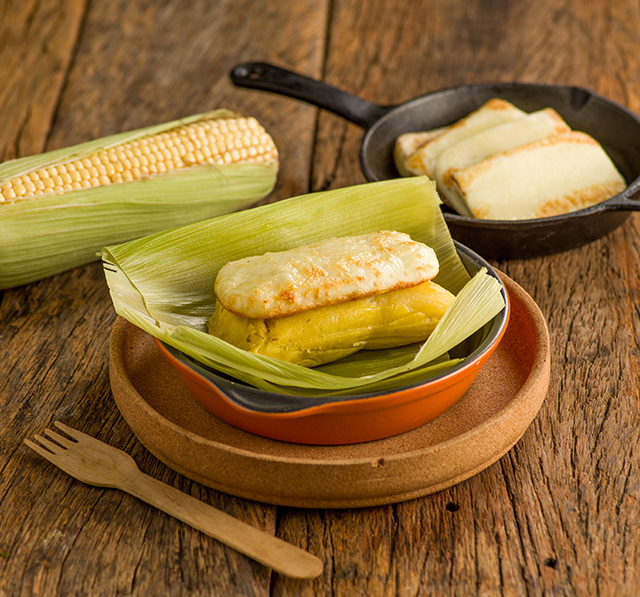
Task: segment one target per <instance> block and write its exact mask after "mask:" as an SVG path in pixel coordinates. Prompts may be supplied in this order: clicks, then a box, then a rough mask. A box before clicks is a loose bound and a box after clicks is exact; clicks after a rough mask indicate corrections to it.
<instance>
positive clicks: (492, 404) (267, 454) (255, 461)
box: [109, 275, 550, 508]
mask: <svg viewBox="0 0 640 597" xmlns="http://www.w3.org/2000/svg"><path fill="white" fill-rule="evenodd" d="M502 278H503V280H504V282H505V285H506V287H507V290H508V292H509V296H510V299H511V304H512V313H511V319H510V322H509V325H508V328H507V331H506V333H505V336H504V338H503V340H502V342H501V344H500V345H499V346H498V349H497V350H496V352H495V353H494V354H493V355H492V356H491V358H490V359H489V360H488V361H487V363H486V364H485V365H484V367H483V368H482V370H481V371H480V374H479V375H478V377H477V378H476V380H475V382H474V383H473V385H472V386H471V388H470V389H469V390H468V392H467V393H466V394H465V395H464V396H463V397H462V398H461V399H460V400H459V401H458V402H457V403H456V404H455V405H454V406H453V407H452V408H450V409H449V410H448V411H446V412H445V413H444V414H442V415H440V416H439V417H438V418H436V419H434V420H433V421H431V422H429V423H427V424H426V425H423V426H422V427H418V428H417V429H414V430H413V431H409V432H407V433H403V434H401V435H397V436H395V437H391V438H388V439H384V440H378V441H372V442H367V443H361V444H350V445H343V446H307V445H300V444H290V443H286V442H279V441H275V440H271V439H267V438H264V437H260V436H257V435H253V434H251V433H247V432H245V431H242V430H240V429H237V428H235V427H232V426H231V425H228V424H227V423H224V422H222V421H221V420H219V419H217V418H216V417H215V416H213V415H212V414H210V413H209V412H207V411H206V410H205V409H204V408H203V407H202V406H200V405H199V404H198V402H196V400H195V399H194V398H193V397H192V396H191V394H190V393H189V392H188V391H187V389H186V388H185V387H184V385H183V384H182V382H181V381H180V380H179V378H178V376H177V373H176V372H175V370H174V369H173V368H172V367H171V366H170V365H169V364H168V363H167V361H166V360H165V359H164V358H163V357H162V356H161V354H160V352H159V350H158V348H157V346H156V344H155V342H154V341H153V338H152V337H151V336H149V335H148V334H147V333H145V332H143V331H142V330H140V329H139V328H137V327H135V326H133V325H131V324H130V323H128V322H127V321H125V320H124V319H122V318H120V317H118V318H117V319H116V322H115V324H114V327H113V331H112V334H111V346H110V365H109V369H110V378H111V387H112V390H113V395H114V398H115V401H116V404H117V406H118V408H119V410H120V412H121V413H122V416H123V417H124V419H125V420H126V421H127V423H128V424H129V426H130V427H131V429H132V430H133V432H134V434H135V435H136V436H137V437H138V439H139V440H140V441H141V442H142V444H143V445H144V446H145V447H146V448H147V449H148V450H149V451H150V452H151V453H152V454H153V455H154V456H156V457H157V458H158V459H160V460H161V461H162V462H164V463H165V464H166V465H167V466H169V467H171V468H172V469H173V470H175V471H177V472H179V473H181V474H183V475H185V476H186V477H188V478H190V479H192V480H194V481H197V482H199V483H202V484H203V485H206V486H208V487H212V488H214V489H217V490H220V491H223V492H225V493H229V494H232V495H236V496H239V497H243V498H248V499H252V500H256V501H261V502H266V503H270V504H278V505H285V506H294V507H308V508H353V507H364V506H374V505H381V504H389V503H394V502H400V501H403V500H408V499H412V498H416V497H419V496H423V495H427V494H429V493H433V492H435V491H439V490H441V489H444V488H446V487H449V486H451V485H454V484H456V483H459V482H460V481H463V480H464V479H467V478H469V477H471V476H472V475H475V474H476V473H478V472H480V471H482V470H483V469H485V468H486V467H488V466H489V465H491V464H492V463H494V462H495V461H496V460H498V459H499V458H500V457H502V456H503V455H504V454H506V453H507V452H508V451H509V450H510V449H511V447H513V445H514V444H515V443H516V442H517V441H518V440H519V439H520V437H521V436H522V434H523V433H524V432H525V430H526V429H527V427H528V426H529V425H530V423H531V421H532V420H533V419H534V417H535V416H536V414H537V412H538V410H539V409H540V406H541V405H542V402H543V400H544V397H545V395H546V393H547V389H548V385H549V368H550V362H549V352H550V351H549V333H548V331H547V326H546V322H545V320H544V317H543V315H542V313H541V312H540V310H539V308H538V306H537V305H536V304H535V302H534V301H533V299H532V298H531V297H530V296H529V295H528V294H527V293H526V292H525V291H524V290H523V289H522V288H521V287H520V286H518V285H517V284H516V283H515V282H513V281H512V280H510V279H509V278H507V277H506V276H504V275H502Z"/></svg>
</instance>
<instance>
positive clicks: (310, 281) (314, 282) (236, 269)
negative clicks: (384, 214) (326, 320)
mask: <svg viewBox="0 0 640 597" xmlns="http://www.w3.org/2000/svg"><path fill="white" fill-rule="evenodd" d="M437 273H438V258H437V257H436V254H435V252H434V251H433V249H431V248H430V247H428V246H426V245H425V244H423V243H418V242H415V241H413V240H411V238H410V237H409V235H408V234H404V233H400V232H390V231H378V232H373V233H370V234H363V235H359V236H345V237H341V238H330V239H327V240H323V241H321V242H318V243H314V244H312V245H307V246H303V247H298V248H295V249H291V250H288V251H281V252H278V253H265V254H264V255H260V256H253V257H246V258H244V259H239V260H238V261H232V262H230V263H227V264H226V265H224V266H223V267H222V268H221V269H220V271H219V272H218V276H217V278H216V282H215V286H214V292H215V295H216V298H217V299H218V301H219V302H220V303H221V304H222V306H223V307H224V308H225V309H227V310H228V311H231V312H232V313H235V314H236V315H241V316H243V317H248V318H253V319H272V318H274V317H284V316H287V315H293V314H295V313H300V312H303V311H307V310H309V309H314V308H316V307H322V306H325V305H330V304H335V303H340V302H345V301H349V300H354V299H357V298H363V297H366V296H371V295H374V294H380V293H383V292H389V291H391V290H399V289H401V288H409V287H411V286H416V285H418V284H421V283H422V282H425V281H427V280H430V279H431V278H433V277H435V276H436V274H437Z"/></svg>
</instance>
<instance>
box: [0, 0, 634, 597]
mask: <svg viewBox="0 0 640 597" xmlns="http://www.w3.org/2000/svg"><path fill="white" fill-rule="evenodd" d="M0 15H1V16H0V77H1V80H2V82H3V85H2V86H1V87H0V159H1V160H5V159H8V158H12V157H15V156H19V155H26V154H29V153H33V152H37V151H41V150H42V149H49V148H54V147H60V146H64V145H68V144H71V143H75V142H78V141H84V140H87V139H89V138H93V137H96V136H100V135H104V134H108V133H112V132H116V131H119V130H125V129H127V128H133V127H137V126H143V125H146V124H151V123H155V122H160V121H164V120H169V119H171V118H175V117H179V116H183V115H187V114H192V113H196V112H200V111H204V110H209V109H212V108H217V107H230V108H235V109H237V110H238V111H240V112H243V113H249V114H253V115H255V116H257V117H258V118H259V119H260V120H261V121H262V122H263V123H264V124H265V126H266V127H267V128H268V129H269V130H270V132H271V133H272V134H273V136H274V138H275V139H276V142H277V144H278V146H279V148H280V150H281V157H282V170H281V177H280V182H279V184H278V187H277V189H276V191H275V193H274V194H273V195H272V196H271V197H270V199H269V200H270V201H272V200H278V199H281V198H283V197H287V196H290V195H294V194H298V193H302V192H306V191H307V190H319V189H326V188H335V187H339V186H345V185H350V184H355V183H358V182H363V181H364V177H363V175H362V173H361V171H360V167H359V163H358V157H357V156H358V150H359V147H360V142H361V139H362V134H363V131H362V130H361V129H359V128H358V127H357V126H355V125H353V124H349V123H346V122H345V121H344V120H342V119H340V118H338V117H336V116H333V115H331V114H328V113H326V112H320V113H319V114H318V111H317V110H316V109H315V108H312V107H310V106H307V105H305V104H302V103H300V102H295V101H293V100H290V99H286V98H281V97H277V96H272V95H269V94H264V93H260V92H256V91H248V90H240V89H235V88H233V87H232V85H231V84H230V82H229V79H228V76H227V73H228V71H229V70H230V69H231V68H232V67H233V66H234V65H235V64H237V63H239V62H242V61H245V60H267V61H272V62H275V63H276V64H280V65H283V66H285V67H290V68H294V69H296V70H298V71H301V72H303V73H306V74H308V75H310V76H313V77H323V78H324V79H325V80H326V81H328V82H329V83H332V84H334V85H337V86H339V87H342V88H344V89H347V90H348V91H351V92H354V93H356V94H359V95H361V96H362V97H365V98H366V99H369V100H371V101H375V102H379V103H381V104H395V103H399V102H402V101H404V100H407V99H409V98H411V97H415V96H418V95H422V94H425V93H428V92H429V91H432V90H435V89H439V88H442V87H447V86H451V85H456V84H463V83H472V82H481V81H491V80H519V81H536V82H546V83H568V84H576V85H584V86H586V87H589V88H591V89H594V90H595V91H597V92H600V93H602V94H603V95H606V96H607V97H609V98H611V99H613V100H616V101H618V102H620V103H621V104H623V105H625V106H627V107H628V108H630V109H631V110H633V111H634V112H636V113H639V112H640V38H639V36H638V31H640V6H639V5H638V3H637V2H636V1H632V0H618V1H616V2H601V1H600V0H555V1H553V2H552V1H551V0H541V1H540V2H535V3H530V2H519V1H517V0H495V1H493V2H489V1H487V0H413V1H412V2H411V3H405V2H400V1H398V0H367V1H365V0H324V1H322V2H317V1H315V0H298V1H294V0H284V1H281V0H266V1H265V2H262V3H259V7H258V3H255V2H251V1H250V0H236V1H232V0H221V1H219V2H206V1H205V0H186V1H182V2H178V1H177V0H166V1H163V2H152V1H151V0H140V1H137V2H125V1H124V0H117V1H114V2H108V3H107V2H91V3H89V2H86V1H83V0H27V1H25V2H19V1H18V0H8V1H7V2H5V3H4V4H0ZM0 226H1V220H0ZM0 232H1V231H0ZM496 265H497V266H498V267H499V268H500V269H502V270H503V271H505V273H507V275H509V276H510V277H512V278H513V279H514V280H515V281H516V282H518V283H519V284H520V285H522V286H523V287H524V288H525V290H526V291H527V292H529V293H530V294H531V295H532V296H533V297H534V299H535V300H536V301H537V303H538V304H539V305H540V307H541V309H542V311H543V313H544V314H545V315H546V317H547V319H548V323H549V329H550V332H551V343H552V379H551V386H550V389H549V394H548V397H547V400H546V402H545V404H544V405H543V407H542V410H541V412H540V413H539V415H538V417H537V418H536V420H535V421H534V423H533V425H532V426H531V427H530V428H529V430H528V431H527V432H526V433H525V435H524V437H523V438H522V440H521V441H520V442H519V443H518V444H517V445H516V446H515V448H514V449H513V450H512V451H511V452H510V453H509V454H508V455H507V456H505V457H504V458H502V459H501V460H500V461H499V462H498V463H496V464H494V465H493V466H491V467H490V468H489V469H487V470H486V471H484V472H483V473H481V474H479V475H477V476H475V477H473V478H472V479H469V480H468V481H465V482H463V483H461V484H460V485H458V486H456V487H453V488H451V489H448V490H445V491H442V492H439V493H437V494H434V495H431V496H427V497H425V498H421V499H417V500H413V501H410V502H406V503H401V504H396V505H393V506H385V507H378V508H368V509H361V510H341V511H324V510H318V511H316V510H298V509H294V508H275V507H272V506H269V505H265V504H259V503H254V502H249V501H246V500H241V499H237V498H233V497H230V496H227V495H224V494H221V493H218V492H215V491H212V490H209V489H206V488H204V487H202V486H200V485H198V484H196V483H192V482H190V481H188V480H186V479H185V478H183V477H181V476H180V475H178V474H176V473H174V472H172V471H171V470H169V469H167V468H166V467H165V466H164V465H162V464H161V463H159V462H158V461H157V460H156V459H154V458H153V457H152V456H151V455H150V454H148V453H147V452H146V450H145V449H144V448H143V447H142V446H141V445H140V444H139V442H138V441H137V440H136V439H135V437H133V435H132V433H131V432H130V430H129V429H128V427H127V426H126V424H125V423H124V422H123V420H122V418H121V417H120V415H119V413H118V411H117V410H116V408H115V406H114V404H113V401H112V399H111V394H110V388H109V383H108V378H107V350H108V336H109V330H110V327H111V324H112V322H113V319H114V313H113V310H112V307H111V303H110V299H109V296H108V292H107V289H106V286H105V284H104V278H103V275H102V272H101V270H100V267H99V266H98V265H97V264H93V265H89V266H86V267H83V268H78V269H76V270H73V271H70V272H67V273H64V274H61V275H60V276H56V277H55V278H52V279H50V280H44V281H42V282H39V283H36V284H31V285H29V286H26V287H23V288H18V289H13V290H8V291H4V292H3V293H2V295H1V297H0V322H1V323H0V345H1V346H2V351H3V358H2V361H1V364H0V405H1V406H2V410H1V411H0V504H1V507H0V596H2V597H4V596H7V597H9V596H10V597H13V596H14V595H25V596H26V595H47V596H48V595H64V596H67V595H114V594H120V595H203V594H216V595H268V594H272V595H329V594H330V595H336V596H340V595H360V594H362V595H365V594H367V595H392V596H395V595H397V596H410V595H438V596H440V595H580V596H581V595H617V596H623V597H624V596H627V595H628V596H630V597H631V596H634V595H637V594H638V593H639V592H640V535H639V534H638V533H637V529H636V527H637V523H638V512H639V511H640V509H639V506H640V504H639V501H640V461H639V459H638V458H637V457H636V456H635V454H634V452H635V451H636V446H637V445H638V443H639V441H640V404H639V400H640V381H639V380H640V340H639V339H640V307H639V305H640V281H639V280H640V217H639V216H637V215H633V216H631V217H630V218H629V220H628V221H627V222H626V223H625V224H624V225H623V226H622V227H621V228H619V229H618V230H616V231H615V232H614V233H612V234H611V235H610V236H608V237H607V238H604V239H602V240H599V241H597V242H595V243H592V244H591V245H588V246H586V247H582V248H580V249H577V250H574V251H570V252H567V253H563V254H559V255H554V256H550V257H543V258H534V259H527V260H512V261H503V262H497V263H496ZM54 419H59V420H62V421H64V422H66V423H68V424H71V425H75V426H77V427H78V428H80V429H82V430H83V431H85V432H87V433H89V434H91V435H94V436H96V437H98V438H99V439H102V440H104V441H107V442H109V443H111V444H113V445H115V446H117V447H120V448H122V449H125V450H126V451H127V452H129V453H131V454H132V455H133V457H134V458H135V459H136V461H137V462H138V463H139V464H140V466H141V468H142V469H143V470H144V471H145V472H147V473H148V474H150V475H152V476H154V477H156V478H158V479H160V480H162V481H165V482H167V483H170V484H172V485H174V486H176V487H178V488H179V489H181V490H183V491H186V492H187V493H190V494H191V495H194V496H195V497H198V498H199V499H202V500H203V501H205V502H207V503H210V504H212V505H214V506H216V507H218V508H220V509H222V510H224V511H226V512H228V513H229V514H232V515H233V516H236V517H238V518H241V519H242V520H245V521H246V522H249V523H251V524H253V525H255V526H257V527H259V528H262V529H263V530H267V531H269V532H272V533H274V534H277V535H278V536H280V537H282V538H283V539H285V540H290V541H292V542H295V543H296V544H298V545H300V546H301V547H304V548H306V549H309V550H310V551H311V552H313V553H316V554H321V557H322V559H323V561H324V564H325V566H324V573H323V575H322V576H321V577H320V578H318V579H316V580H314V581H312V582H306V581H305V582H301V581H292V580H288V579H285V578H282V577H280V576H278V575H270V574H269V572H268V571H267V570H266V569H264V568H263V567H261V566H260V565H258V564H254V563H253V562H251V561H249V560H248V559H246V558H244V557H243V556H240V555H238V554H235V553H233V552H232V551H231V550H228V549H226V548H224V547H222V546H221V545H219V544H217V543H216V542H215V541H213V540H210V539H209V538H207V537H204V536H203V535H201V534H199V533H197V532H195V531H193V530H192V529H190V528H189V527H186V526H185V525H182V524H180V523H178V522H177V521H175V520H172V519H171V518H169V517H167V516H166V515H164V514H162V513H159V512H156V511H154V510H153V509H151V508H148V507H146V506H144V505H141V504H140V503H139V502H138V501H136V500H135V499H133V498H131V497H129V496H126V495H124V494H121V493H118V492H116V491H112V490H101V489H95V488H89V487H86V486H84V485H82V484H80V483H78V482H76V481H74V480H72V479H70V478H69V477H67V476H66V475H64V474H63V473H61V472H59V471H57V470H56V469H54V468H53V467H52V466H50V465H48V464H46V463H44V462H43V461H42V460H39V459H38V458H37V457H35V456H34V455H32V454H31V453H29V452H28V450H27V448H25V447H24V446H22V443H21V442H22V439H23V437H25V436H28V435H33V434H34V433H36V432H40V431H41V430H42V429H43V428H44V427H46V426H48V425H49V424H50V422H51V421H52V420H54Z"/></svg>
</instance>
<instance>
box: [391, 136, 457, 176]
mask: <svg viewBox="0 0 640 597" xmlns="http://www.w3.org/2000/svg"><path fill="white" fill-rule="evenodd" d="M446 130H447V127H446V126H445V127H441V128H438V129H433V130H430V131H419V132H417V133H403V134H402V135H400V136H399V137H398V138H397V139H396V142H395V145H394V146H393V161H394V162H395V165H396V168H397V170H398V172H399V173H400V176H413V174H412V173H411V172H409V171H408V170H407V168H406V166H405V162H406V161H407V160H408V159H409V157H411V156H412V155H413V154H414V153H415V152H416V151H418V149H420V148H421V147H422V146H423V145H424V144H425V143H426V142H427V141H430V140H431V139H434V138H435V137H437V136H438V135H440V134H442V133H443V132H444V131H446Z"/></svg>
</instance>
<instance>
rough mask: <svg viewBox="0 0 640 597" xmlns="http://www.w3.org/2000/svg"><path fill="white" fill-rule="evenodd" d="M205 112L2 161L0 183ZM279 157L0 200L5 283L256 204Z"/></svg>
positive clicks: (1, 278) (0, 279) (218, 114)
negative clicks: (116, 246) (271, 159)
mask: <svg viewBox="0 0 640 597" xmlns="http://www.w3.org/2000/svg"><path fill="white" fill-rule="evenodd" d="M233 115H234V114H233V113H232V112H229V111H228V110H217V111H214V112H208V113H205V114H198V115H195V116H191V117H188V118H184V119H181V120H175V121H172V122H167V123H163V124H159V125H155V126H150V127H146V128H142V129H138V130H135V131H127V132H124V133H119V134H116V135H111V136H108V137H103V138H101V139H97V140H94V141H90V142H87V143H82V144H79V145H75V146H72V147H66V148H63V149H58V150H55V151H50V152H47V153H43V154H39V155H34V156H28V157H24V158H20V159H17V160H12V161H9V162H5V163H4V164H1V165H0V186H1V185H2V184H3V183H5V182H6V181H8V180H9V179H12V178H14V177H16V176H22V175H25V174H29V173H30V172H34V171H36V170H38V169H41V168H44V167H48V166H56V165H59V164H63V163H65V162H68V161H70V160H74V159H77V158H83V157H89V156H91V155H92V154H94V153H95V152H96V151H100V150H104V149H109V148H111V147H115V146H118V145H120V144H122V143H126V142H129V141H133V140H136V139H139V138H141V137H147V136H151V135H155V134H158V133H163V132H165V131H168V130H170V129H172V128H175V127H178V126H181V125H187V124H191V123H194V122H198V121H201V120H205V119H211V118H225V117H231V116H233ZM277 172H278V163H277V160H274V161H272V162H269V163H252V162H242V163H237V164H229V165H212V164H201V165H197V166H192V167H189V168H185V169H182V170H175V171H169V172H166V173H162V174H155V175H153V176H149V177H147V178H145V179H143V180H136V181H131V182H121V183H117V184H110V185H107V186H101V187H94V188H86V189H78V190H73V191H65V192H59V193H52V194H47V195H44V196H39V197H33V198H30V199H21V200H19V201H11V202H9V201H7V202H1V203H0V232H1V234H0V288H10V287H14V286H19V285H22V284H27V283H30V282H34V281H36V280H40V279H42V278H45V277H48V276H52V275H54V274H57V273H60V272H62V271H65V270H67V269H70V268H72V267H76V266H78V265H82V264H84V263H88V262H90V261H93V260H96V259H98V257H99V255H98V253H99V251H100V250H101V249H102V248H103V247H104V246H106V245H110V244H115V243H122V242H125V241H128V240H130V239H133V238H139V237H141V236H146V235H149V234H152V233H155V232H158V231H160V230H166V229H169V228H173V227H179V226H182V225H185V224H188V223H191V222H195V221H199V220H203V219H208V218H211V217H213V216H216V215H220V214H224V213H228V212H230V211H233V210H237V209H242V208H245V207H248V206H250V205H251V204H253V203H255V202H256V201H258V200H259V199H261V198H263V197H265V196H266V195H268V193H269V192H270V191H271V190H272V189H273V186H274V185H275V182H276V177H277Z"/></svg>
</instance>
